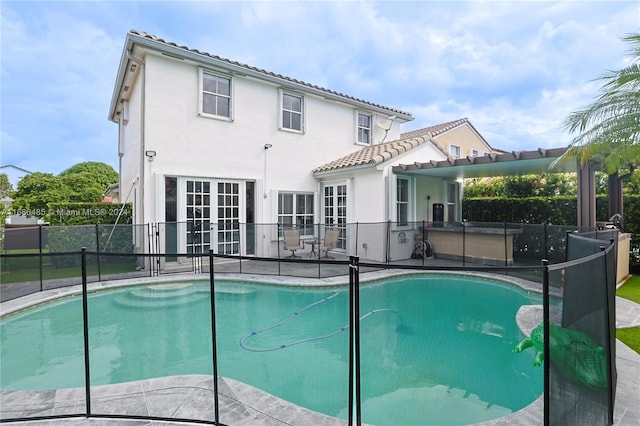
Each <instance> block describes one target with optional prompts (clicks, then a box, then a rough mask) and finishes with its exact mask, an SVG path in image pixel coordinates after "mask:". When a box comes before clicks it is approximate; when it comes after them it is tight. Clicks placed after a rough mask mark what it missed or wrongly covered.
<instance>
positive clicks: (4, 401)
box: [0, 271, 640, 426]
mask: <svg viewBox="0 0 640 426" xmlns="http://www.w3.org/2000/svg"><path fill="white" fill-rule="evenodd" d="M389 273H391V272H390V271H382V272H376V273H371V274H367V275H368V276H367V278H366V279H375V278H380V277H382V276H385V275H387V274H389ZM199 278H201V276H199ZM262 278H263V277H262ZM271 278H272V281H273V282H279V283H282V284H284V283H286V279H285V278H283V277H271ZM175 279H176V277H163V279H162V280H163V281H175ZM242 279H243V280H247V279H248V277H247V275H242ZM366 279H362V278H361V281H365V280H366ZM147 280H148V279H147ZM516 281H518V280H516ZM296 282H297V283H299V284H300V285H323V286H326V285H331V284H343V283H344V277H334V278H326V279H320V280H318V279H308V280H307V279H302V280H301V279H299V278H298V279H296ZM131 284H132V283H131V282H124V281H118V282H111V283H109V282H103V283H93V284H91V286H90V287H91V288H92V289H98V288H104V287H112V286H123V285H131ZM520 285H522V286H523V287H528V286H530V283H527V282H524V281H521V282H520ZM77 291H78V289H77V288H73V287H67V288H60V289H54V290H49V291H46V292H42V293H35V294H32V295H30V296H26V297H23V298H20V299H15V300H12V301H9V302H4V303H2V304H1V306H0V308H1V311H2V313H3V315H4V314H7V313H10V312H13V311H17V310H21V309H24V308H26V307H28V306H30V305H33V304H34V303H42V302H44V301H47V300H52V299H55V298H59V297H61V296H64V295H67V294H70V293H72V292H77ZM529 309H530V310H529V312H528V313H527V314H526V315H525V316H526V317H527V320H526V322H528V325H525V326H524V327H523V325H522V324H520V326H521V328H523V331H525V332H526V329H527V328H528V329H530V328H531V327H532V324H537V323H538V322H539V320H540V319H541V317H540V315H541V312H540V310H539V309H536V308H535V307H534V308H529ZM616 314H617V315H616V319H617V327H619V328H621V327H631V326H640V305H638V304H635V303H633V302H630V301H628V300H625V299H622V298H616ZM616 352H617V354H616V355H617V359H616V364H617V371H618V386H617V392H616V405H615V413H614V424H615V425H617V426H637V425H638V424H640V355H638V354H637V353H635V352H634V351H632V350H631V349H629V348H628V347H627V346H625V345H624V344H622V343H621V342H619V341H618V342H617V345H616ZM218 387H219V394H220V398H219V401H220V413H221V415H220V422H221V423H222V424H226V425H240V426H244V425H266V426H270V425H336V426H337V425H344V424H346V422H345V421H344V420H340V419H336V418H333V417H329V416H326V415H323V414H320V413H316V412H312V411H310V410H307V409H305V408H302V407H298V406H295V405H293V404H291V403H289V402H287V401H284V400H282V399H279V398H277V397H275V396H273V395H270V394H267V393H265V392H263V391H261V390H258V389H256V388H253V387H251V386H249V385H246V384H243V383H240V382H237V381H235V380H232V379H229V378H219V380H218ZM212 395H213V379H212V378H211V377H210V376H198V375H191V376H175V377H163V378H157V379H150V380H143V381H139V382H129V383H125V384H119V385H106V386H96V387H94V388H92V396H91V398H92V407H93V411H94V412H96V413H101V414H103V415H109V414H111V415H131V416H155V417H173V418H176V419H179V418H182V419H187V418H188V419H192V420H197V419H201V420H208V421H211V420H212V419H213V418H214V411H213V402H212V401H213V396H212ZM84 411H85V397H84V389H62V390H52V391H30V392H7V391H2V392H0V418H2V419H9V418H20V417H34V416H48V415H60V414H75V413H83V412H84ZM542 413H543V406H542V398H539V399H538V400H536V401H535V402H534V403H532V404H531V405H529V406H528V407H526V408H525V409H523V410H520V411H518V412H516V413H513V414H511V415H508V416H505V417H502V418H499V419H496V420H492V421H489V422H485V423H482V425H483V426H513V425H523V426H529V425H531V426H533V425H536V426H537V425H540V424H542ZM14 424H20V425H34V426H35V425H51V426H62V425H91V426H102V425H122V426H146V425H158V426H160V425H162V426H165V425H178V424H182V425H184V424H190V423H189V422H178V421H175V422H161V421H151V420H133V419H131V420H129V419H127V420H116V419H111V418H104V417H103V418H89V419H87V418H84V417H79V418H65V419H61V420H41V421H24V422H16V423H14Z"/></svg>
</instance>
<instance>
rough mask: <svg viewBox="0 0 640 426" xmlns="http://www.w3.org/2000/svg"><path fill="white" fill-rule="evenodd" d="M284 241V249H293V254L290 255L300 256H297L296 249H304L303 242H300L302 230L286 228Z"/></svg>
mask: <svg viewBox="0 0 640 426" xmlns="http://www.w3.org/2000/svg"><path fill="white" fill-rule="evenodd" d="M283 241H284V249H285V250H289V251H291V256H289V257H299V256H296V250H301V249H302V244H301V243H300V231H298V230H297V229H285V230H284V238H283Z"/></svg>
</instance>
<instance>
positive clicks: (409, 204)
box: [391, 176, 416, 229]
mask: <svg viewBox="0 0 640 426" xmlns="http://www.w3.org/2000/svg"><path fill="white" fill-rule="evenodd" d="M401 182H406V188H407V191H406V196H407V199H406V200H399V196H400V195H401V194H400V192H401V191H400V188H399V185H400V183H401ZM401 205H404V206H406V207H405V208H406V213H405V214H406V218H403V219H404V220H401V218H400V217H399V216H400V206H401ZM392 208H393V211H392V212H391V214H392V218H393V223H394V229H411V228H412V226H413V223H414V222H415V215H416V211H415V210H416V203H415V178H413V177H410V176H396V178H395V180H394V184H393V207H392Z"/></svg>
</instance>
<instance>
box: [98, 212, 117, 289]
mask: <svg viewBox="0 0 640 426" xmlns="http://www.w3.org/2000/svg"><path fill="white" fill-rule="evenodd" d="M113 226H114V227H115V225H113ZM96 253H98V255H97V256H96V257H97V261H98V281H102V275H101V274H100V230H99V229H98V224H97V223H96Z"/></svg>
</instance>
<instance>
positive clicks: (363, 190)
mask: <svg viewBox="0 0 640 426" xmlns="http://www.w3.org/2000/svg"><path fill="white" fill-rule="evenodd" d="M109 119H110V120H111V121H113V122H115V123H117V124H118V129H119V132H118V154H119V158H120V160H119V161H120V164H119V169H120V170H119V171H120V188H119V190H120V200H121V201H122V202H130V203H132V204H133V217H134V223H135V224H158V225H157V226H158V229H159V230H160V234H161V235H162V238H163V243H162V248H161V251H166V252H169V253H171V252H179V253H184V252H194V251H208V250H209V248H212V249H213V250H214V251H215V252H216V253H224V254H243V255H252V254H256V255H260V256H273V255H275V254H276V253H277V252H278V250H279V245H278V244H279V240H280V238H281V235H282V234H281V229H282V228H283V227H286V226H296V227H297V228H298V229H300V230H301V234H302V238H309V239H311V238H319V237H321V235H318V234H319V233H321V232H322V231H321V230H320V226H313V225H318V224H323V225H331V226H335V227H338V228H340V229H341V233H340V240H339V243H338V249H342V250H344V251H345V252H349V251H350V250H352V249H353V247H354V244H355V238H352V235H353V232H352V231H351V230H350V227H349V225H348V224H355V223H369V224H371V223H380V224H385V223H387V222H389V221H390V222H392V223H393V224H394V231H399V232H400V231H402V229H403V228H408V227H410V226H411V222H414V221H420V220H427V221H428V220H432V219H433V217H430V213H429V211H430V205H433V204H434V203H439V204H442V205H444V206H445V220H459V219H460V217H461V216H460V208H459V206H460V202H461V197H462V194H461V189H460V182H459V181H458V180H456V179H448V178H442V177H429V176H420V177H412V176H402V175H396V174H394V173H393V170H392V169H393V167H394V166H398V165H400V164H419V163H421V162H422V163H424V162H430V161H434V162H438V161H446V160H451V159H454V158H455V157H467V156H481V155H484V154H487V153H495V152H496V151H495V150H493V149H492V148H491V147H490V146H489V144H488V143H487V142H486V141H485V140H484V139H483V138H482V136H481V135H480V134H479V133H478V132H477V131H476V129H475V128H474V127H473V126H472V125H471V123H469V121H468V120H467V119H461V120H457V121H452V122H450V123H445V124H441V125H437V126H432V127H427V128H425V129H421V130H415V131H411V132H408V133H402V132H401V125H402V124H404V123H407V122H409V121H411V120H413V117H412V115H411V114H410V113H408V112H405V111H401V110H399V109H396V108H392V107H386V106H383V105H378V104H376V103H373V102H368V101H365V100H362V99H357V98H355V97H352V96H349V95H346V94H342V93H337V92H335V91H332V90H329V89H325V88H322V87H318V86H315V85H313V84H309V83H305V82H303V81H299V80H296V79H294V78H290V77H286V76H283V75H280V74H276V73H273V72H269V71H266V70H263V69H258V68H255V67H252V66H249V65H245V64H241V63H238V62H234V61H231V60H229V59H225V58H221V57H218V56H215V55H212V54H209V53H205V52H202V51H199V50H195V49H191V48H188V47H185V46H180V45H177V44H175V43H171V42H168V41H165V40H163V39H161V38H158V37H156V36H152V35H149V34H146V33H143V32H139V31H130V32H129V33H128V34H127V36H126V40H125V44H124V49H123V52H122V56H121V60H120V65H119V68H118V73H117V78H116V82H115V87H114V91H113V97H112V100H111V107H110V111H109ZM380 229H382V226H381V227H380ZM194 231H197V232H194ZM370 234H371V235H372V241H371V242H370V243H367V242H365V243H364V244H367V248H368V253H367V255H368V257H369V258H372V259H373V258H379V257H380V256H382V249H383V248H382V245H383V244H384V241H383V240H384V239H383V238H382V237H381V238H380V241H374V240H376V238H374V236H375V233H374V232H371V233H370ZM360 244H362V241H361V242H360ZM136 245H137V246H139V249H140V250H141V251H142V250H144V235H143V232H142V231H141V232H140V233H139V235H137V236H136Z"/></svg>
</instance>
